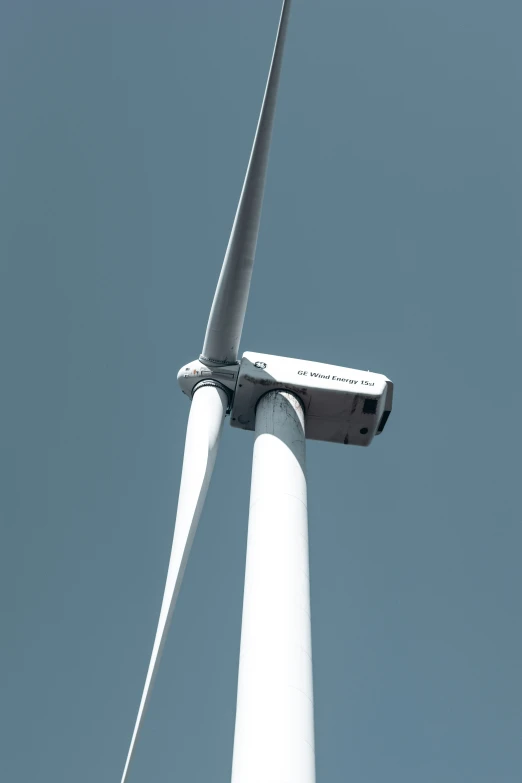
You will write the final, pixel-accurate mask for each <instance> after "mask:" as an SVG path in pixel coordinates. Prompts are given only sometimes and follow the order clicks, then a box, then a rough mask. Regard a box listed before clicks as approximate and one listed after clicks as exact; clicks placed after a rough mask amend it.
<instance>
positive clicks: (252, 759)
mask: <svg viewBox="0 0 522 783" xmlns="http://www.w3.org/2000/svg"><path fill="white" fill-rule="evenodd" d="M232 783H315V754H314V719H313V685H312V643H311V629H310V581H309V564H308V515H307V502H306V476H305V429H304V413H303V408H302V406H301V402H300V401H299V400H298V399H297V397H295V396H294V395H293V394H291V393H289V392H284V391H271V392H269V393H268V394H266V395H265V396H264V397H262V398H261V400H260V401H259V403H258V406H257V412H256V440H255V445H254V459H253V467H252V486H251V495H250V515H249V522H248V545H247V560H246V572H245V593H244V599H243V624H242V630H241V653H240V661H239V681H238V695H237V712H236V728H235V738H234V757H233V764H232Z"/></svg>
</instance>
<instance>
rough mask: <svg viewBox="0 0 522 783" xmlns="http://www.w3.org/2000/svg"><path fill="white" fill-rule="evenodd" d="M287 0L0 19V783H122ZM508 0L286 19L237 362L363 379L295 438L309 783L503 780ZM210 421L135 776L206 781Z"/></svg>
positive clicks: (508, 418)
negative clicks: (385, 398) (323, 428)
mask: <svg viewBox="0 0 522 783" xmlns="http://www.w3.org/2000/svg"><path fill="white" fill-rule="evenodd" d="M279 7H280V3H279V0H263V2H259V0H257V1H256V0H214V1H213V2H210V1H209V0H208V1H207V2H203V0H197V1H196V2H194V1H192V2H189V1H188V0H170V1H169V2H167V1H166V0H161V1H160V0H148V2H144V1H140V2H137V0H125V2H123V0H103V2H102V0H89V2H87V0H84V1H83V2H82V1H81V0H67V2H66V0H46V2H45V3H43V2H37V1H36V0H32V2H30V1H29V0H18V1H17V2H14V0H4V3H3V4H2V6H1V9H0V52H1V57H2V65H1V68H0V74H1V75H0V79H1V90H2V93H1V106H2V147H1V155H2V177H1V186H0V187H1V195H0V199H1V205H0V208H1V215H2V224H3V227H2V232H1V236H2V238H1V246H0V250H1V259H2V260H1V281H0V322H1V323H0V341H1V346H0V347H1V356H2V383H1V390H2V405H1V438H0V441H1V466H0V467H1V473H0V475H1V476H2V479H1V484H2V492H1V500H0V503H1V506H0V510H1V517H2V521H1V532H2V544H1V551H0V558H1V562H0V579H1V585H0V600H1V611H2V626H1V639H2V644H1V649H2V652H1V661H0V673H1V678H2V687H1V691H2V696H1V707H0V713H1V721H2V726H1V727H0V736H1V738H2V740H1V745H2V749H1V752H0V778H1V779H2V780H4V781H9V783H26V781H30V780H38V781H42V783H58V781H60V782H61V781H64V782H65V783H70V781H74V782H75V783H93V781H96V783H114V781H119V776H120V775H121V771H122V768H123V762H124V759H125V754H126V752H127V747H128V743H129V739H130V736H131V731H132V727H133V724H134V719H135V715H136V710H137V706H138V702H139V698H140V694H141V688H142V685H143V680H144V676H145V672H146V666H147V664H148V660H149V654H150V650H151V645H152V641H153V633H154V629H155V626H156V621H157V616H158V612H159V607H160V600H161V594H162V591H163V584H164V579H165V575H166V568H167V562H168V554H169V550H170V544H171V539H172V529H173V520H174V514H175V508H176V501H177V492H178V485H179V476H180V467H181V459H182V452H183V440H184V432H185V424H186V419H187V414H188V403H187V400H186V399H185V398H184V397H183V396H182V395H181V392H180V391H179V390H178V388H177V385H176V373H177V370H178V368H179V367H180V366H181V365H182V364H183V363H184V362H186V361H187V360H191V359H193V358H196V357H197V356H198V354H199V352H200V349H201V344H202V340H203V334H204V329H205V325H206V319H207V316H208V311H209V307H210V303H211V299H212V294H213V290H214V287H215V284H216V280H217V275H218V271H219V267H220V264H221V261H222V257H223V253H224V249H225V246H226V241H227V238H228V233H229V231H230V227H231V223H232V218H233V214H234V210H235V205H236V202H237V198H238V196H239V190H240V186H241V181H242V177H243V173H244V169H245V166H246V161H247V157H248V152H249V148H250V144H251V141H252V136H253V132H254V127H255V122H256V118H257V112H258V109H259V105H260V100H261V96H262V91H263V87H264V82H265V78H266V74H267V68H268V64H269V59H270V52H271V48H272V45H273V39H274V35H275V29H276V24H277V18H278V14H279ZM521 24H522V6H521V5H520V2H507V1H502V0H497V2H483V1H481V0H474V1H473V2H472V0H467V1H466V2H464V1H463V0H436V1H435V0H425V1H423V0H416V2H413V0H410V2H406V0H374V1H373V2H371V1H369V0H366V1H365V2H355V1H353V2H352V1H351V0H343V1H342V2H341V0H321V2H315V1H314V0H295V2H294V7H293V11H292V18H291V20H290V29H289V37H288V42H287V43H288V45H287V50H286V58H285V63H284V66H283V76H282V84H281V92H280V102H279V109H278V113H277V117H276V124H275V132H274V141H273V148H272V155H271V162H270V171H269V178H268V184H267V191H266V197H265V208H264V214H263V222H262V232H261V237H260V241H259V245H258V254H257V261H256V269H255V273H254V280H253V288H252V293H251V298H250V305H249V311H248V315H247V320H246V325H245V330H244V334H243V341H242V349H243V350H260V351H265V352H267V353H276V354H279V355H283V356H285V355H286V356H292V357H298V358H308V359H313V360H319V361H327V362H332V363H336V364H341V365H345V366H351V367H356V368H360V369H371V370H375V371H378V372H383V373H385V374H386V375H388V376H389V377H390V378H392V379H393V380H394V381H395V384H396V399H395V407H394V412H393V414H392V417H391V419H390V422H389V425H388V427H387V430H386V431H385V433H384V435H383V436H382V437H381V438H379V439H377V440H376V441H375V443H374V444H373V445H372V447H371V448H370V449H366V450H364V449H359V450H358V449H356V448H353V449H350V448H343V447H337V446H335V445H329V444H322V443H315V442H310V443H309V448H308V455H307V459H308V471H309V500H310V543H311V577H312V612H313V617H312V621H313V645H314V675H315V699H316V741H317V777H318V783H319V782H320V783H326V782H328V783H346V781H357V782H358V783H382V781H388V782H389V783H419V781H422V783H520V780H521V779H522V743H521V736H522V673H521V661H522V631H521V589H522V577H521V569H520V558H521V548H522V535H521V530H520V511H519V508H520V492H519V486H520V458H519V452H520V445H519V444H520V403H519V390H520V386H521V380H522V378H521V373H520V347H519V344H520V337H521V331H522V329H521V321H520V315H519V305H520V284H521V273H520V257H521V249H522V236H521V230H520V207H521V200H522V199H521V175H522V155H521V146H520V140H521V139H522V109H521V86H522V47H520V30H521ZM252 445H253V437H252V436H251V434H250V433H244V432H240V431H234V430H231V428H230V427H229V426H228V424H227V425H226V427H225V433H224V438H223V442H222V446H221V451H220V455H219V458H218V465H217V469H216V472H215V475H214V479H213V482H212V486H211V490H210V493H209V499H208V504H207V508H206V511H205V513H204V515H203V517H202V520H201V524H200V529H199V531H198V535H197V537H196V541H195V544H194V548H193V552H192V558H191V561H190V563H189V567H188V569H187V574H186V580H185V583H184V586H183V590H182V593H181V596H180V600H179V603H178V607H177V610H176V614H175V618H174V621H173V625H172V627H171V633H170V637H169V642H168V645H167V647H166V651H165V655H164V659H163V664H162V667H161V671H160V674H159V676H158V679H157V682H156V687H155V691H154V695H153V698H152V702H151V705H150V708H149V712H148V716H147V720H146V724H145V727H144V730H143V733H142V736H141V740H140V743H139V747H138V751H137V754H136V761H135V764H134V767H133V771H132V775H131V781H132V783H138V781H179V782H180V783H209V782H210V781H212V783H226V782H227V781H229V779H230V769H231V754H232V739H233V726H234V710H235V695H236V677H237V663H238V653H239V633H240V616H241V603H242V588H243V574H244V557H245V545H246V522H247V514H248V495H249V481H250V467H251V453H252Z"/></svg>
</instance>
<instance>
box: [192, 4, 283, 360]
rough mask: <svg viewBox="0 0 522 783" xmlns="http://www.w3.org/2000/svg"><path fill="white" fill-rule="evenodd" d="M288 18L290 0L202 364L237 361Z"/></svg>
mask: <svg viewBox="0 0 522 783" xmlns="http://www.w3.org/2000/svg"><path fill="white" fill-rule="evenodd" d="M289 14H290V0H284V2H283V8H282V10H281V18H280V20H279V28H278V31H277V38H276V42H275V47H274V53H273V56H272V63H271V65H270V71H269V74H268V81H267V84H266V89H265V95H264V98H263V104H262V106H261V113H260V115H259V121H258V124H257V130H256V135H255V138H254V145H253V147H252V152H251V153H250V160H249V162H248V168H247V172H246V175H245V181H244V183H243V189H242V191H241V197H240V199H239V204H238V207H237V212H236V217H235V219H234V224H233V226H232V233H231V234H230V239H229V241H228V247H227V251H226V253H225V259H224V261H223V266H222V268H221V274H220V276H219V281H218V284H217V288H216V293H215V294H214V301H213V302H212V308H211V310H210V316H209V319H208V324H207V331H206V334H205V342H204V344H203V353H202V354H201V357H200V358H201V361H202V362H208V363H210V364H233V363H234V362H236V361H237V354H238V349H239V341H240V339H241V332H242V330H243V321H244V320H245V311H246V306H247V301H248V292H249V290H250V280H251V278H252V268H253V265H254V257H255V253H256V245H257V235H258V233H259V221H260V219H261V208H262V205H263V193H264V188H265V179H266V170H267V166H268V152H269V149H270V138H271V136H272V126H273V123H274V114H275V106H276V98H277V88H278V84H279V75H280V72H281V63H282V60H283V47H284V42H285V37H286V29H287V26H288V17H289Z"/></svg>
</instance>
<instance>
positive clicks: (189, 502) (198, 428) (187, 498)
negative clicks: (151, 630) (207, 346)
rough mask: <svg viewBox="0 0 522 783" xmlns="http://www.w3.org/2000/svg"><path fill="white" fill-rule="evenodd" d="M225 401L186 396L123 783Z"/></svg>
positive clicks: (219, 393)
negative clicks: (174, 492) (154, 623)
mask: <svg viewBox="0 0 522 783" xmlns="http://www.w3.org/2000/svg"><path fill="white" fill-rule="evenodd" d="M227 406H228V397H227V394H226V392H225V391H224V390H223V389H221V388H218V387H217V386H215V385H206V386H201V387H200V388H199V389H197V390H196V392H195V394H194V398H193V400H192V406H191V408H190V414H189V420H188V426H187V437H186V440H185V454H184V456H183V470H182V474H181V486H180V490H179V500H178V511H177V514H176V526H175V529H174V540H173V542H172V551H171V554H170V562H169V569H168V573H167V582H166V584H165V592H164V594H163V602H162V604H161V611H160V616H159V621H158V628H157V630H156V638H155V640H154V647H153V648H152V655H151V658H150V663H149V669H148V672H147V677H146V679H145V686H144V688H143V694H142V697H141V702H140V707H139V710H138V717H137V718H136V724H135V726H134V732H133V734H132V739H131V743H130V748H129V752H128V755H127V761H126V762H125V769H124V770H123V777H122V779H121V783H125V781H126V780H127V775H128V772H129V767H130V763H131V761H132V757H133V753H134V748H135V745H136V740H137V738H138V734H139V731H140V728H141V724H142V721H143V716H144V714H145V710H146V708H147V702H148V700H149V696H150V693H151V689H152V684H153V681H154V676H155V674H156V671H157V668H158V664H159V661H160V658H161V653H162V650H163V645H164V643H165V639H166V636H167V632H168V628H169V623H170V618H171V615H172V611H173V609H174V605H175V603H176V599H177V597H178V593H179V589H180V586H181V580H182V579H183V573H184V571H185V566H186V564H187V559H188V556H189V553H190V548H191V545H192V541H193V539H194V534H195V532H196V528H197V525H198V521H199V517H200V515H201V511H202V508H203V504H204V502H205V498H206V495H207V489H208V485H209V483H210V477H211V475H212V470H213V468H214V463H215V461H216V454H217V450H218V445H219V439H220V436H221V431H222V429H223V421H224V418H225V413H226V410H227Z"/></svg>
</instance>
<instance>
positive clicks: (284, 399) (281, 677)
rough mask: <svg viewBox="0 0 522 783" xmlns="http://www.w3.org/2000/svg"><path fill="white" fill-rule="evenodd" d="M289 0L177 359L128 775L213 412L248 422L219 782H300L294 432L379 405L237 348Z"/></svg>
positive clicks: (305, 715)
mask: <svg viewBox="0 0 522 783" xmlns="http://www.w3.org/2000/svg"><path fill="white" fill-rule="evenodd" d="M290 5H291V0H284V1H283V6H282V10H281V16H280V20H279V27H278V31H277V37H276V42H275V47H274V52H273V56H272V62H271V65H270V71H269V75H268V81H267V85H266V89H265V94H264V98H263V103H262V106H261V113H260V116H259V121H258V125H257V130H256V134H255V138H254V144H253V147H252V152H251V154H250V160H249V162H248V167H247V172H246V176H245V180H244V183H243V189H242V191H241V196H240V199H239V204H238V207H237V211H236V216H235V219H234V223H233V226H232V232H231V235H230V239H229V242H228V247H227V250H226V254H225V259H224V261H223V266H222V269H221V274H220V276H219V281H218V284H217V288H216V292H215V295H214V300H213V303H212V308H211V310H210V316H209V319H208V324H207V330H206V334H205V340H204V343H203V350H202V353H201V356H200V357H199V359H197V360H195V361H193V362H190V363H189V364H187V365H184V366H183V367H182V368H181V370H180V371H179V373H178V381H179V384H180V386H181V389H182V391H183V392H184V393H185V394H187V395H188V396H189V397H191V399H192V403H191V407H190V413H189V419H188V426H187V436H186V441H185V452H184V457H183V469H182V474H181V485H180V492H179V500H178V509H177V515H176V524H175V529H174V539H173V543H172V551H171V556H170V562H169V567H168V573H167V581H166V585H165V592H164V596H163V602H162V605H161V611H160V616H159V621H158V627H157V631H156V637H155V640H154V646H153V649H152V655H151V659H150V664H149V668H148V671H147V676H146V679H145V686H144V688H143V694H142V697H141V702H140V706H139V710H138V715H137V718H136V724H135V727H134V731H133V734H132V739H131V743H130V748H129V751H128V755H127V760H126V763H125V768H124V771H123V776H122V779H121V783H126V781H127V780H128V774H129V768H130V764H131V761H132V758H133V755H134V750H135V747H136V740H137V738H138V734H139V731H140V728H141V725H142V722H143V717H144V714H145V710H146V707H147V704H148V701H149V697H150V693H151V688H152V684H153V681H154V677H155V674H156V671H157V668H158V664H159V661H160V657H161V653H162V650H163V646H164V643H165V639H166V635H167V631H168V627H169V624H170V619H171V616H172V612H173V609H174V606H175V603H176V599H177V596H178V593H179V590H180V586H181V581H182V579H183V574H184V571H185V567H186V564H187V559H188V556H189V553H190V548H191V545H192V541H193V539H194V534H195V532H196V528H197V524H198V521H199V518H200V515H201V512H202V509H203V505H204V502H205V498H206V494H207V490H208V486H209V483H210V478H211V475H212V471H213V468H214V463H215V460H216V454H217V450H218V445H219V440H220V437H221V432H222V429H223V422H224V419H225V416H226V415H227V414H228V413H229V414H230V418H231V424H232V426H233V427H237V428H241V429H246V430H255V443H254V455H253V465H252V484H251V494H250V512H249V520H248V544H247V558H246V571H245V591H244V599H243V619H242V630H241V649H240V661H239V678H238V693H237V711H236V725H235V737H234V752H233V763H232V783H280V782H281V781H284V783H314V781H315V755H314V718H313V685H312V645H311V628H310V587H309V563H308V516H307V505H306V504H307V495H306V476H305V439H306V438H309V439H310V438H311V439H316V440H326V441H332V442H336V443H344V444H353V445H361V446H367V445H369V444H370V443H371V441H372V439H373V437H374V435H377V434H380V432H382V430H383V428H384V425H385V424H386V421H387V419H388V416H389V414H390V412H391V403H392V394H393V384H392V383H391V381H389V380H388V379H387V378H386V377H385V376H384V375H380V374H378V373H371V372H362V371H359V370H353V369H350V368H343V367H336V366H332V365H327V364H323V363H320V362H311V361H304V360H298V359H289V358H285V357H278V356H269V355H266V354H259V353H250V352H246V353H244V354H243V356H242V358H241V360H240V361H238V349H239V341H240V338H241V332H242V328H243V321H244V318H245V311H246V306H247V300H248V293H249V289H250V280H251V276H252V268H253V263H254V256H255V251H256V244H257V236H258V232H259V223H260V217H261V207H262V202H263V192H264V185H265V178H266V171H267V164H268V153H269V147H270V139H271V135H272V126H273V121H274V113H275V106H276V97H277V89H278V84H279V77H280V73H281V63H282V58H283V48H284V43H285V38H286V32H287V27H288V19H289V14H290Z"/></svg>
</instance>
